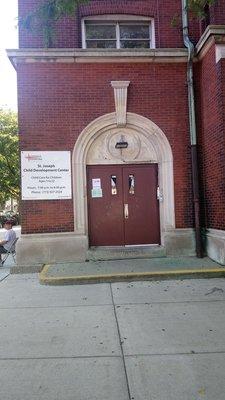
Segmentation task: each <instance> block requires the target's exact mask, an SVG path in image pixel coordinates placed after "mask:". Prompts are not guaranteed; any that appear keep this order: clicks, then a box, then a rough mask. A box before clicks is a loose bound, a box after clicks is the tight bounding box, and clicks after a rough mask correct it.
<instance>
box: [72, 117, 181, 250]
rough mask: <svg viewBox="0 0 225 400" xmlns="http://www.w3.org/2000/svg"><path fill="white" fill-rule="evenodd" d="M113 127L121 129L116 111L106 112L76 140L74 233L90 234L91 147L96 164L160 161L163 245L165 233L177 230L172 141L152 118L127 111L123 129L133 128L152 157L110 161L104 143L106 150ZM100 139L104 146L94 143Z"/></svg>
mask: <svg viewBox="0 0 225 400" xmlns="http://www.w3.org/2000/svg"><path fill="white" fill-rule="evenodd" d="M113 129H119V128H118V127H117V123H116V114H115V113H111V114H105V115H103V116H101V117H99V118H97V119H96V120H94V121H92V122H91V123H90V124H89V125H88V126H87V127H86V128H84V130H83V131H82V132H81V134H80V136H79V137H78V139H77V141H76V143H75V146H74V150H73V156H72V171H73V205H74V234H75V235H78V236H81V235H85V236H86V237H88V210H87V181H86V165H88V164H93V160H91V158H90V154H91V149H95V161H94V164H96V165H98V164H99V165H101V164H109V163H113V164H126V163H127V164H136V163H137V164H141V163H145V164H148V163H150V164H151V163H157V164H158V181H159V187H160V192H161V194H162V199H161V201H160V204H159V218H160V237H161V244H162V245H164V238H165V235H166V233H167V232H170V231H172V230H174V229H175V211H174V176H173V154H172V149H171V146H170V144H169V141H168V139H167V137H166V136H165V134H164V133H163V132H162V130H161V129H160V128H159V127H158V126H157V125H156V124H154V123H153V122H152V121H150V120H149V119H147V118H145V117H142V116H140V115H138V114H134V113H127V124H126V126H125V127H124V128H123V131H125V132H126V131H127V132H128V131H129V130H132V132H134V133H135V135H136V137H137V138H138V141H140V142H142V141H144V142H145V146H147V147H146V148H147V150H149V156H148V155H147V156H146V155H145V156H142V154H139V155H138V156H135V157H136V158H134V159H132V160H131V159H130V160H129V161H126V160H125V161H124V160H121V159H118V158H114V159H111V160H110V162H109V159H105V158H104V154H103V153H104V152H103V150H102V147H104V146H105V148H106V150H107V138H108V136H107V135H108V134H109V132H110V131H112V130H113ZM98 141H99V142H100V144H101V146H99V148H97V149H96V147H94V146H96V143H98ZM152 154H153V156H152ZM146 157H147V160H146ZM151 157H154V159H152V158H151Z"/></svg>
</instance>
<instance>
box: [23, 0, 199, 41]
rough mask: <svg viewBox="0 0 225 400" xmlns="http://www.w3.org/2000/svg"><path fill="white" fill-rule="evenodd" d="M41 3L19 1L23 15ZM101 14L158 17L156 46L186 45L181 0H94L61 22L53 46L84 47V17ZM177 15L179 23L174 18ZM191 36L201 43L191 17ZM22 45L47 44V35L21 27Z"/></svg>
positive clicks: (34, 0) (30, 0)
mask: <svg viewBox="0 0 225 400" xmlns="http://www.w3.org/2000/svg"><path fill="white" fill-rule="evenodd" d="M38 4H40V0H19V15H20V17H23V16H24V15H26V14H28V13H29V12H30V11H31V10H32V9H34V8H35V7H37V5H38ZM100 14H131V15H143V16H149V17H154V20H155V31H156V47H158V48H159V47H161V48H164V47H183V39H182V27H181V25H182V24H181V0H138V1H137V0H123V1H121V0H98V1H97V0H92V1H90V3H89V4H87V5H81V6H80V7H79V8H78V10H77V13H76V18H73V17H68V18H63V19H62V20H60V21H59V22H58V23H57V34H56V37H55V43H54V46H53V47H59V48H63V47H64V48H70V47H71V48H76V47H81V29H80V27H81V18H82V17H84V16H88V15H100ZM174 17H175V18H176V22H177V23H176V25H175V26H173V24H172V20H173V18H174ZM190 35H191V38H192V39H193V40H194V41H195V42H197V40H198V38H199V22H198V21H196V19H191V20H190ZM20 47H25V48H35V47H36V48H39V47H43V38H42V35H41V34H40V33H39V34H38V35H32V34H29V33H28V32H27V31H24V30H22V29H20Z"/></svg>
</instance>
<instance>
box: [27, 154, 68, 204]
mask: <svg viewBox="0 0 225 400" xmlns="http://www.w3.org/2000/svg"><path fill="white" fill-rule="evenodd" d="M21 179H22V199H23V200H51V199H54V200H59V199H71V160H70V151H22V152H21Z"/></svg>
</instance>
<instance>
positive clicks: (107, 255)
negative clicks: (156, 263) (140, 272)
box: [87, 246, 166, 261]
mask: <svg viewBox="0 0 225 400" xmlns="http://www.w3.org/2000/svg"><path fill="white" fill-rule="evenodd" d="M156 257H157V258H160V257H166V251H165V248H164V247H162V246H129V247H125V246H124V247H121V246H118V247H116V246H115V247H114V246H113V247H112V246H109V247H91V248H90V249H89V250H88V252H87V260H89V261H107V260H124V259H142V258H145V259H148V258H156Z"/></svg>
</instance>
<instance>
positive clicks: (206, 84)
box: [196, 46, 225, 229]
mask: <svg viewBox="0 0 225 400" xmlns="http://www.w3.org/2000/svg"><path fill="white" fill-rule="evenodd" d="M197 79H198V84H197V93H198V96H197V106H198V111H200V112H201V118H200V114H199V113H198V114H197V115H198V121H199V122H198V128H199V145H200V150H201V181H202V188H201V189H202V195H203V197H204V202H203V205H204V219H205V226H206V227H207V228H214V229H225V202H224V197H225V182H224V179H225V132H224V106H225V103H224V102H225V97H224V96H225V62H224V61H222V62H220V63H218V64H215V48H214V46H212V47H211V49H210V50H209V51H208V53H207V54H206V56H205V57H204V59H203V60H202V62H201V64H200V65H199V67H198V71H197V75H196V80H197Z"/></svg>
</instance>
